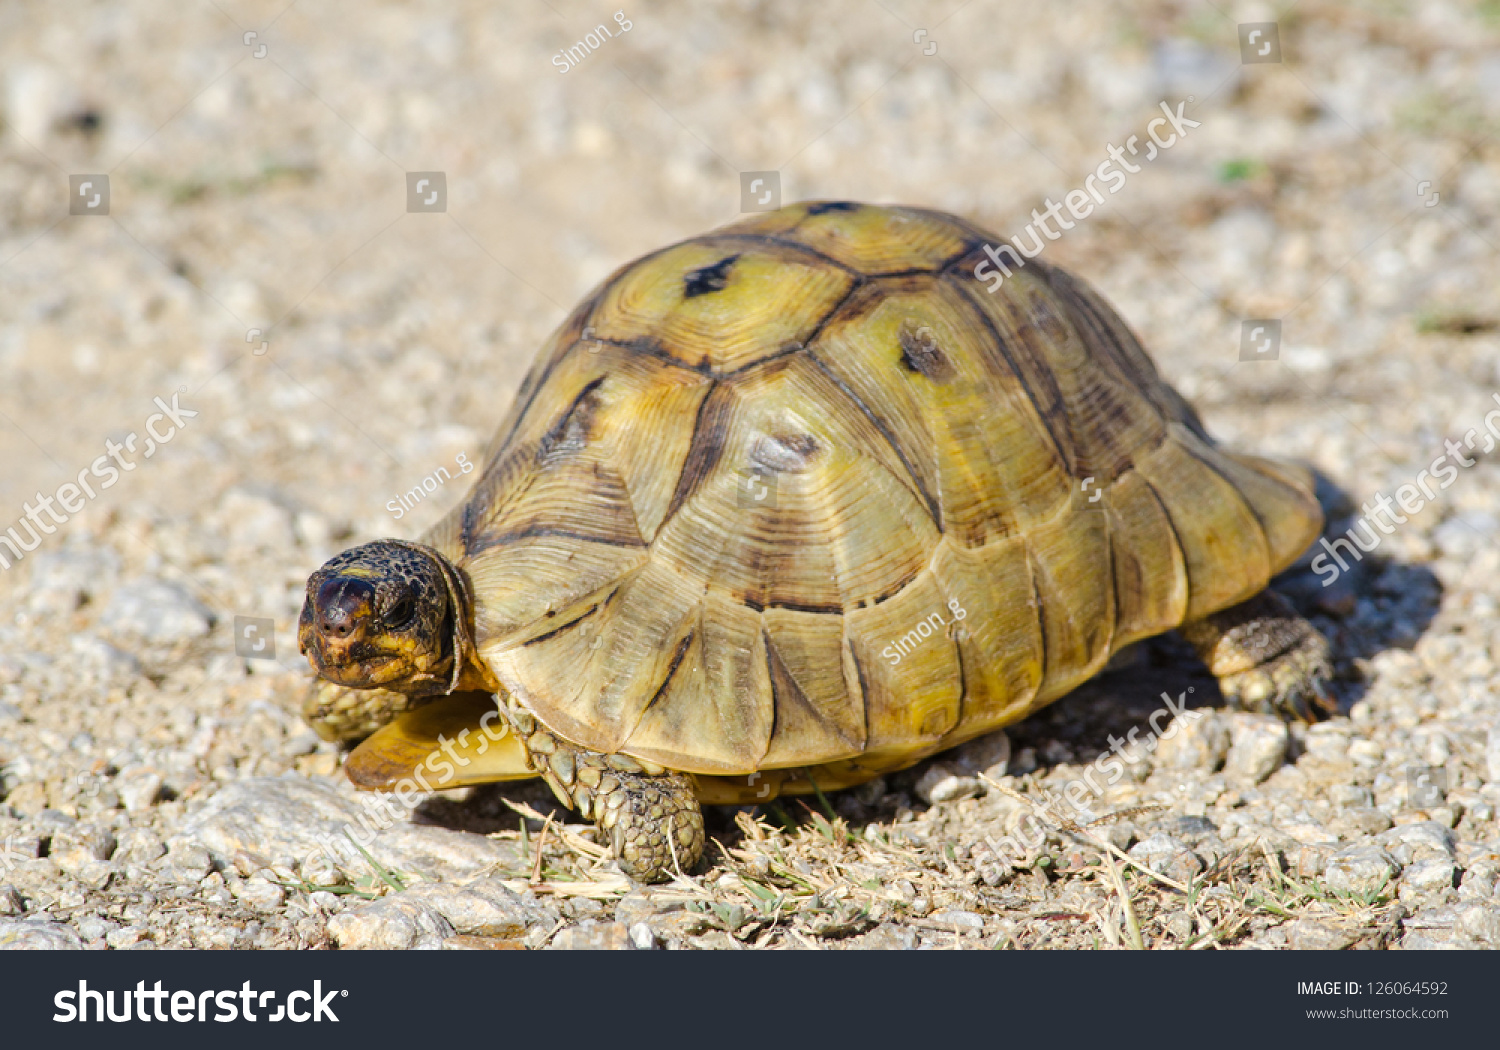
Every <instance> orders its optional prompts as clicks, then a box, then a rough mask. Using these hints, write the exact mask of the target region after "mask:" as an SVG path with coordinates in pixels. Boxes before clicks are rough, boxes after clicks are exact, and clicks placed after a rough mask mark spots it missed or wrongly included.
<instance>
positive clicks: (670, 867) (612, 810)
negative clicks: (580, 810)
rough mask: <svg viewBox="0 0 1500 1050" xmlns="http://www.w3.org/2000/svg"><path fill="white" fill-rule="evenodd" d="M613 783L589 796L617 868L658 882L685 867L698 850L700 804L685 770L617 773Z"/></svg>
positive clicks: (700, 849) (700, 852) (700, 842)
mask: <svg viewBox="0 0 1500 1050" xmlns="http://www.w3.org/2000/svg"><path fill="white" fill-rule="evenodd" d="M615 779H616V780H617V781H618V785H617V786H616V787H615V789H614V790H613V791H611V792H609V793H608V794H604V793H602V791H601V793H600V794H599V795H597V796H596V797H595V799H594V813H595V819H596V821H597V822H598V824H599V829H600V831H602V832H604V833H605V834H606V835H608V837H609V843H610V846H611V848H612V849H613V850H614V854H615V858H616V859H617V860H618V861H619V863H620V869H621V870H622V871H624V872H625V874H626V875H628V876H630V877H631V878H632V879H635V880H636V881H637V882H664V881H666V880H668V879H670V878H672V876H673V875H675V874H677V873H678V872H679V871H680V872H682V873H683V874H686V873H687V872H689V871H691V870H692V869H693V866H694V865H695V864H697V863H698V858H699V857H701V856H702V855H703V843H704V834H703V810H702V808H701V807H699V805H698V799H697V796H696V795H694V793H693V785H692V782H691V781H690V780H689V779H688V778H687V777H685V776H682V775H681V774H676V773H667V774H663V775H661V776H648V775H645V774H636V773H617V774H615Z"/></svg>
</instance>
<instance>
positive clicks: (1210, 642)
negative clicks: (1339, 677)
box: [1182, 591, 1338, 722]
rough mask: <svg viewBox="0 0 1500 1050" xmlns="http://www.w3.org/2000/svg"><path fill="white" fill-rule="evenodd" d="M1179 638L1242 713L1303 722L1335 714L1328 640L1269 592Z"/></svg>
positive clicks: (1194, 625)
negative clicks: (1266, 714) (1189, 645)
mask: <svg viewBox="0 0 1500 1050" xmlns="http://www.w3.org/2000/svg"><path fill="white" fill-rule="evenodd" d="M1182 634H1183V636H1184V637H1185V638H1187V640H1188V641H1189V642H1190V643H1192V645H1193V646H1194V648H1196V649H1197V650H1198V655H1199V656H1200V657H1202V659H1203V662H1204V663H1205V664H1207V665H1208V669H1209V670H1210V671H1211V672H1213V674H1214V676H1215V677H1216V678H1218V679H1219V688H1220V690H1221V691H1222V692H1223V693H1224V698H1225V699H1226V700H1228V701H1229V703H1230V704H1231V705H1233V706H1235V707H1238V708H1240V709H1241V710H1245V711H1262V712H1267V713H1276V714H1279V715H1281V716H1282V717H1283V718H1296V719H1299V720H1301V721H1304V722H1315V721H1317V720H1318V719H1319V718H1320V717H1326V716H1327V715H1329V714H1334V713H1336V712H1337V710H1338V704H1337V702H1336V701H1335V699H1334V696H1333V692H1332V690H1331V688H1330V686H1329V683H1330V682H1332V680H1333V664H1332V661H1331V660H1330V658H1329V647H1328V639H1326V638H1324V637H1323V635H1322V634H1321V633H1320V632H1319V631H1318V629H1317V628H1316V627H1314V626H1313V625H1312V624H1311V623H1309V622H1308V621H1307V620H1305V619H1303V618H1302V617H1301V616H1299V615H1298V614H1297V612H1296V610H1295V609H1293V608H1292V607H1291V605H1289V604H1288V603H1287V601H1286V599H1284V598H1282V597H1281V596H1280V595H1279V594H1276V593H1275V592H1274V591H1263V592H1262V593H1260V594H1258V595H1256V596H1255V597H1254V598H1251V599H1250V600H1249V601H1246V602H1241V603H1240V604H1239V605H1235V606H1232V607H1230V608H1228V609H1224V610H1222V611H1220V612H1217V613H1214V614H1213V615H1211V616H1208V617H1205V618H1204V619H1202V620H1199V621H1197V622H1196V623H1191V624H1185V625H1184V626H1183V628H1182Z"/></svg>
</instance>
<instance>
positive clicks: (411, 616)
mask: <svg viewBox="0 0 1500 1050" xmlns="http://www.w3.org/2000/svg"><path fill="white" fill-rule="evenodd" d="M416 618H417V603H416V602H414V601H412V600H411V598H402V599H401V600H400V601H399V602H397V603H396V604H395V605H393V606H391V607H390V609H388V610H386V614H385V616H384V617H382V619H384V620H385V625H386V626H387V627H389V628H390V629H391V630H393V631H403V630H405V629H406V628H408V627H410V626H411V624H412V621H413V620H415V619H416Z"/></svg>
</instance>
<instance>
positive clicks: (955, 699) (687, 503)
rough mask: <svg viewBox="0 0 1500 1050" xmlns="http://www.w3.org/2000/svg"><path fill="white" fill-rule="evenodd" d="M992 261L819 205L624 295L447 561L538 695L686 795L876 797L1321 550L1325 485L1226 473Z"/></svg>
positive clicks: (545, 399) (1077, 284)
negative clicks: (820, 785)
mask: <svg viewBox="0 0 1500 1050" xmlns="http://www.w3.org/2000/svg"><path fill="white" fill-rule="evenodd" d="M986 242H988V243H990V244H998V243H999V240H998V238H995V237H992V236H989V235H986V234H985V233H984V232H983V231H981V230H979V229H977V228H975V227H974V226H972V225H970V224H969V223H967V222H965V221H963V220H961V219H958V218H955V217H953V216H949V215H944V214H942V213H939V212H933V211H926V210H922V209H916V208H891V207H875V206H869V205H857V204H850V203H842V202H824V203H803V204H798V205H794V206H792V207H788V208H783V209H781V210H779V211H774V212H769V213H765V214H758V215H755V216H753V217H750V218H747V219H745V220H743V221H740V222H737V223H734V224H732V225H729V226H726V227H724V228H722V229H719V230H716V231H714V232H712V233H709V234H706V235H704V236H701V237H696V238H693V239H692V240H688V241H684V242H682V243H680V244H676V245H673V246H671V247H668V248H664V249H662V250H660V251H657V252H654V253H652V254H650V255H647V256H645V257H644V258H642V259H639V260H637V261H636V262H633V263H630V264H629V265H627V266H625V267H623V268H622V269H620V270H619V271H617V272H616V273H615V274H614V275H613V276H611V277H610V278H608V279H607V280H606V281H605V282H604V283H603V284H602V285H601V286H600V287H599V288H598V289H597V290H596V291H594V292H593V294H591V295H590V296H589V297H588V298H587V299H586V301H584V302H583V303H582V304H581V305H580V306H579V307H578V308H577V309H576V310H574V311H573V313H572V315H571V316H570V317H569V318H568V319H567V321H566V322H565V323H564V324H563V325H562V326H561V328H560V329H559V330H558V331H557V332H556V333H555V334H554V335H553V336H552V337H551V339H550V340H549V342H548V343H547V344H546V345H545V346H544V347H543V349H542V351H541V353H540V355H539V356H538V359H537V361H536V363H535V365H534V366H533V368H532V370H531V372H530V374H529V375H528V376H527V377H526V379H525V381H524V382H523V383H522V385H521V388H520V391H519V393H518V395H517V398H516V402H515V405H514V407H513V409H512V410H511V413H510V415H509V418H508V419H507V420H506V422H505V423H504V424H503V425H502V427H501V429H500V431H499V433H498V434H497V435H496V437H495V439H494V440H493V442H492V444H491V446H490V447H489V449H488V450H487V451H486V454H485V457H484V458H485V466H484V469H483V471H482V473H481V474H480V476H479V480H478V482H477V483H476V485H475V486H474V489H473V491H472V493H471V494H470V496H469V497H468V499H467V501H466V502H465V503H464V504H463V505H462V506H460V507H458V508H456V509H455V510H454V511H453V512H452V513H451V514H450V515H449V516H448V517H447V518H446V519H445V520H444V521H443V522H442V523H441V524H440V525H438V526H437V527H436V528H435V529H434V530H433V531H432V532H431V533H430V534H429V535H428V536H427V537H426V542H428V543H430V544H431V545H433V546H434V547H437V548H438V549H439V550H441V551H442V552H443V553H445V554H447V555H448V556H449V557H450V558H451V559H452V560H453V561H454V562H455V563H456V564H458V565H459V566H461V567H462V569H463V570H464V571H465V572H466V573H467V575H468V577H469V580H470V582H471V584H472V592H473V595H474V599H475V623H474V629H475V638H476V642H477V644H478V647H479V651H480V653H481V655H482V657H483V658H484V659H485V660H486V662H487V663H488V665H489V666H490V667H491V668H492V670H493V671H494V673H495V675H496V676H497V677H498V678H499V680H500V681H501V683H502V684H503V685H504V686H505V688H506V689H508V690H510V691H511V692H512V693H513V694H514V695H515V696H516V697H517V698H518V699H519V700H520V701H521V703H522V704H524V705H525V706H526V707H527V708H529V709H530V710H531V711H532V712H533V713H534V714H535V715H536V717H537V718H538V719H540V720H541V722H542V723H544V724H545V725H546V726H547V727H548V728H549V729H551V730H552V731H553V732H555V733H557V734H559V735H560V736H562V737H564V738H566V739H567V740H570V741H572V742H574V743H576V744H579V745H582V746H584V747H587V748H592V749H595V750H598V751H603V752H624V753H627V754H631V755H635V756H637V757H640V758H643V759H647V760H649V761H651V762H655V763H658V764H661V765H664V766H667V767H670V768H674V769H680V770H684V771H688V772H693V773H699V774H719V775H728V776H742V775H744V774H747V773H751V772H752V771H756V770H772V769H789V768H792V767H811V766H828V767H829V768H836V767H837V766H838V764H839V763H844V764H845V769H846V774H847V772H848V769H850V768H854V769H857V770H863V771H865V775H873V772H878V771H881V770H885V769H895V768H900V767H902V766H905V765H909V764H911V763H912V762H915V761H916V760H917V759H919V758H920V757H922V756H924V755H926V754H929V753H931V752H933V751H936V750H939V749H941V748H945V747H949V746H951V745H953V744H957V743H959V742H962V741H963V740H966V739H968V738H970V737H973V736H976V735H979V734H981V733H984V732H988V731H990V730H993V729H995V728H997V727H1000V726H1003V725H1006V724H1008V723H1010V722H1014V721H1016V720H1018V719H1020V718H1022V717H1024V716H1025V715H1026V714H1028V713H1029V712H1031V711H1034V710H1035V709H1036V708H1038V707H1039V706H1041V705H1043V704H1046V703H1048V702H1049V701H1052V700H1054V699H1056V698H1058V697H1060V696H1062V695H1063V694H1064V693H1066V692H1068V691H1069V690H1070V689H1072V688H1073V687H1075V686H1076V685H1078V684H1079V683H1080V682H1082V681H1084V680H1085V679H1087V678H1089V677H1090V676H1091V675H1093V674H1095V673H1096V672H1097V671H1098V670H1099V669H1100V668H1101V667H1103V665H1104V664H1105V662H1106V661H1107V660H1108V659H1109V657H1110V654H1111V653H1112V652H1114V651H1115V650H1117V649H1119V648H1120V647H1121V646H1123V645H1125V644H1127V643H1129V642H1132V641H1135V640H1137V639H1140V638H1143V637H1146V636H1149V635H1154V634H1158V633H1160V632H1163V631H1167V630H1169V629H1171V628H1174V627H1176V626H1178V625H1179V624H1182V623H1184V622H1185V621H1191V620H1194V619H1197V618H1200V617H1202V616H1205V615H1207V614H1209V613H1212V612H1215V611H1217V610H1220V609H1223V608H1225V607H1227V606H1230V605H1233V604H1235V603H1238V602H1240V601H1243V600H1245V599H1246V598H1249V597H1251V596H1252V595H1254V594H1256V593H1257V592H1259V591H1260V590H1262V589H1263V588H1264V587H1265V586H1266V583H1267V581H1268V579H1269V578H1270V576H1271V575H1272V574H1273V573H1275V572H1277V571H1278V570H1280V569H1282V568H1284V567H1285V566H1287V565H1288V564H1289V563H1290V562H1291V561H1293V560H1294V559H1295V558H1296V557H1297V556H1298V555H1299V554H1301V553H1302V551H1303V550H1304V549H1305V548H1306V547H1307V546H1308V544H1309V543H1310V542H1312V540H1313V539H1314V538H1315V537H1316V536H1317V534H1318V531H1319V529H1320V527H1321V524H1322V514H1321V511H1320V510H1319V507H1318V504H1317V502H1316V501H1315V500H1314V498H1313V496H1312V491H1311V484H1310V481H1309V479H1308V477H1307V476H1306V474H1305V473H1301V472H1299V470H1298V469H1297V468H1295V467H1290V466H1287V465H1284V464H1280V463H1273V462H1270V461H1267V460H1264V459H1259V458H1255V457H1251V456H1246V455H1239V454H1235V453H1232V452H1228V451H1225V450H1223V449H1220V448H1218V447H1217V446H1216V445H1215V444H1214V443H1213V441H1212V440H1211V439H1210V438H1209V437H1208V436H1207V434H1206V433H1205V432H1204V430H1203V427H1202V425H1201V424H1200V423H1199V421H1198V419H1197V417H1196V416H1195V414H1194V413H1193V411H1192V409H1191V408H1189V407H1188V405H1187V404H1186V403H1185V402H1184V401H1183V399H1182V398H1181V397H1180V396H1179V395H1177V394H1176V393H1175V392H1174V391H1173V390H1172V389H1171V388H1170V387H1168V386H1167V385H1166V384H1165V383H1163V382H1162V380H1161V379H1160V378H1159V377H1158V376H1157V373H1156V369H1155V368H1154V367H1153V365H1152V363H1151V361H1150V360H1149V359H1148V358H1147V356H1146V354H1145V352H1144V351H1143V350H1142V348H1141V346H1140V344H1139V343H1138V342H1137V340H1136V338H1135V337H1134V336H1133V335H1132V334H1131V332H1130V330H1129V329H1128V328H1127V327H1126V325H1125V324H1124V322H1123V321H1122V320H1121V319H1120V317H1119V316H1118V315H1117V314H1116V313H1115V312H1114V310H1113V309H1111V308H1110V307H1109V306H1108V305H1107V304H1106V303H1105V302H1104V301H1103V300H1102V299H1101V298H1100V297H1099V296H1098V295H1097V294H1096V293H1095V292H1093V291H1092V290H1091V289H1090V288H1089V287H1088V286H1087V285H1085V284H1084V283H1083V282H1081V281H1079V280H1078V279H1076V278H1074V277H1071V276H1069V275H1068V274H1066V273H1064V272H1063V271H1061V270H1059V269H1056V268H1054V267H1051V266H1047V265H1043V264H1042V263H1040V262H1039V261H1037V260H1029V261H1027V262H1026V264H1025V265H1024V267H1022V268H1020V269H1017V270H1016V271H1015V272H1014V274H1013V275H1012V276H1010V277H1009V278H1007V279H1006V280H1004V281H1003V283H1001V284H1000V285H999V287H998V288H997V289H996V290H995V291H994V292H993V293H992V292H991V291H990V290H989V286H988V285H987V284H986V283H985V282H982V281H980V280H979V279H977V278H976V277H975V268H976V266H977V265H978V264H980V263H981V262H982V261H983V260H985V258H986V256H985V254H984V251H983V247H984V245H985V243H986ZM991 283H993V282H991ZM850 762H853V763H854V766H849V763H850ZM843 779H845V780H858V779H861V776H858V775H845V776H844V777H843Z"/></svg>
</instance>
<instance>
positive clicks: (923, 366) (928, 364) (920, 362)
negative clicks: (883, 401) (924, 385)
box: [896, 322, 957, 383]
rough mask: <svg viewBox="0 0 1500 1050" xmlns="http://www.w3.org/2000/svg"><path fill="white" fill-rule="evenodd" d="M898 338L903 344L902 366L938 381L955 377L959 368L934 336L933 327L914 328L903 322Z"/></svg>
mask: <svg viewBox="0 0 1500 1050" xmlns="http://www.w3.org/2000/svg"><path fill="white" fill-rule="evenodd" d="M896 338H897V341H898V342H899V343H900V344H901V367H902V368H905V369H906V370H907V371H908V372H917V373H920V374H921V375H924V376H926V377H927V378H928V379H931V380H933V381H934V382H938V383H941V382H943V381H945V380H948V379H952V378H953V376H954V374H955V372H956V371H957V370H956V369H955V368H954V367H953V362H952V361H950V360H948V355H947V354H945V353H943V349H942V347H940V346H938V344H937V340H936V339H935V338H933V335H932V329H930V328H928V327H927V326H926V325H923V326H922V327H920V328H914V327H913V326H912V325H911V324H910V323H909V322H902V325H901V331H900V332H899V333H898V334H897V337H896Z"/></svg>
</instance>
